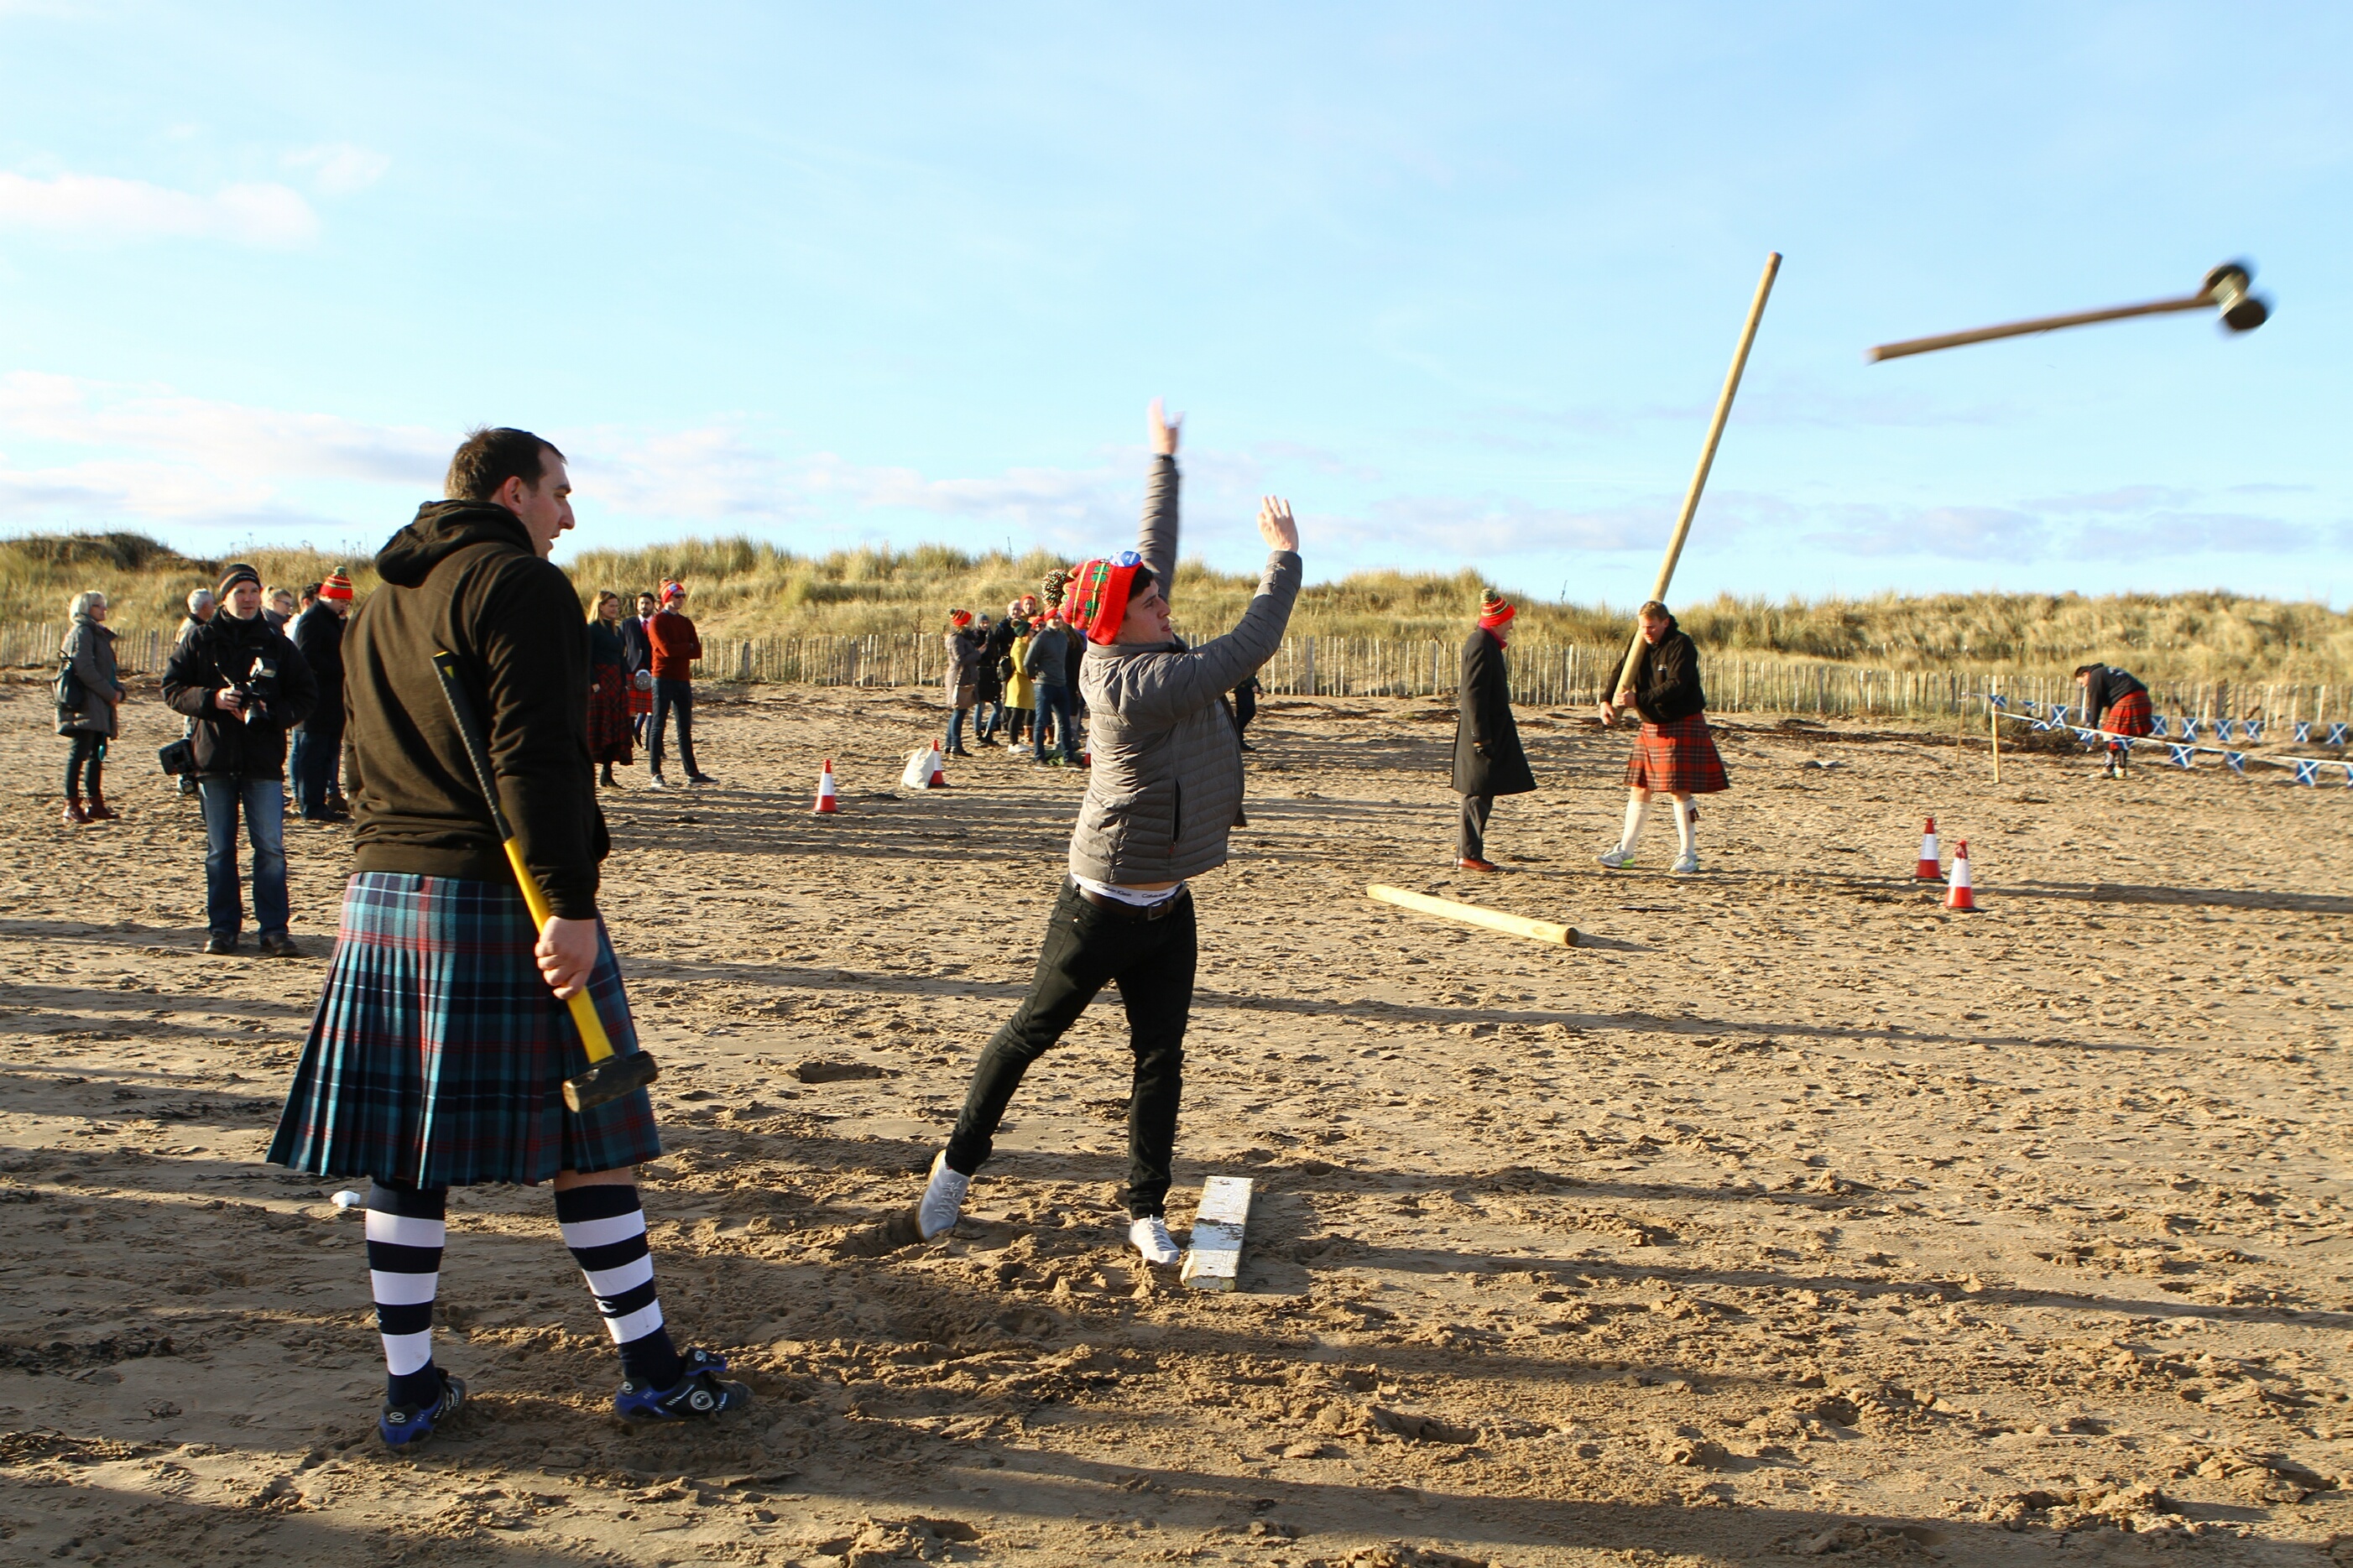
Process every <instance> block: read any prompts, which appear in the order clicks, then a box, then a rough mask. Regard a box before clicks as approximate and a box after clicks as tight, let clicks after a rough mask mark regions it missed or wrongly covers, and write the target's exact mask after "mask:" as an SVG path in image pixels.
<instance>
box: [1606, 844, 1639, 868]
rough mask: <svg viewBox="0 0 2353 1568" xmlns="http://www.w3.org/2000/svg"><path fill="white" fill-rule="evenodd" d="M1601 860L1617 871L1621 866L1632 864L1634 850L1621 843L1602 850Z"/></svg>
mask: <svg viewBox="0 0 2353 1568" xmlns="http://www.w3.org/2000/svg"><path fill="white" fill-rule="evenodd" d="M1600 860H1601V863H1602V864H1603V865H1604V866H1607V867H1609V868H1610V869H1611V870H1612V871H1615V870H1617V869H1618V868H1620V867H1621V866H1631V865H1632V864H1633V863H1634V852H1633V851H1632V850H1631V849H1629V848H1627V847H1625V846H1623V845H1620V846H1619V847H1617V848H1615V849H1604V850H1603V851H1602V852H1601V855H1600Z"/></svg>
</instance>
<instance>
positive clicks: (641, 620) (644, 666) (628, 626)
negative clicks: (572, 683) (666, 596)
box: [621, 593, 660, 746]
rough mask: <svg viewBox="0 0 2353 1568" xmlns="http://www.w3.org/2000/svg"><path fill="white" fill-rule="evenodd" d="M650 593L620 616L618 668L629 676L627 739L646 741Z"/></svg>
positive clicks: (650, 707)
mask: <svg viewBox="0 0 2353 1568" xmlns="http://www.w3.org/2000/svg"><path fill="white" fill-rule="evenodd" d="M659 607H660V606H659V605H657V604H655V603H654V596H653V595H651V594H642V593H641V594H639V595H638V613H637V614H635V615H633V616H622V617H621V668H622V670H623V672H624V673H626V674H627V675H628V678H629V738H630V739H632V740H634V741H636V742H638V744H639V745H641V746H642V745H644V744H645V742H646V721H647V720H649V719H650V718H652V717H653V715H654V638H653V633H652V632H651V631H649V630H648V629H647V628H648V627H649V626H652V624H653V618H654V611H655V610H657V609H659Z"/></svg>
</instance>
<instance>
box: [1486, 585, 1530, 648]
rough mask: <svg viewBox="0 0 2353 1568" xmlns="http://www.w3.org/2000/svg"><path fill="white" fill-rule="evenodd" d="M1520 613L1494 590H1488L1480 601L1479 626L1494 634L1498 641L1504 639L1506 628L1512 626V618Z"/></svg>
mask: <svg viewBox="0 0 2353 1568" xmlns="http://www.w3.org/2000/svg"><path fill="white" fill-rule="evenodd" d="M1519 613H1520V612H1519V611H1518V610H1516V609H1514V608H1513V607H1512V605H1509V604H1508V603H1506V602H1505V601H1504V596H1503V595H1501V594H1498V593H1496V592H1495V591H1494V590H1493V588H1490V589H1488V590H1487V592H1486V594H1485V595H1484V596H1483V597H1482V598H1481V600H1480V601H1479V624H1480V625H1481V626H1484V627H1486V628H1487V629H1488V630H1489V631H1491V632H1493V633H1494V634H1495V636H1496V637H1497V638H1498V639H1501V638H1502V637H1503V635H1504V627H1505V626H1509V625H1511V624H1512V617H1513V616H1516V615H1518V614H1519Z"/></svg>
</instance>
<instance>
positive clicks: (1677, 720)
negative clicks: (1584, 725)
mask: <svg viewBox="0 0 2353 1568" xmlns="http://www.w3.org/2000/svg"><path fill="white" fill-rule="evenodd" d="M1640 618H1641V628H1642V649H1641V658H1639V659H1637V660H1636V661H1635V665H1634V682H1633V684H1632V685H1630V686H1629V687H1626V688H1625V689H1622V690H1620V692H1619V693H1618V700H1617V701H1616V702H1615V703H1609V702H1604V703H1603V704H1602V705H1601V721H1602V722H1603V723H1605V724H1615V723H1616V722H1618V710H1619V709H1620V708H1632V709H1633V710H1635V711H1636V712H1637V713H1639V714H1641V718H1642V732H1641V736H1640V737H1639V738H1638V739H1637V740H1636V741H1635V742H1634V755H1633V756H1632V757H1631V758H1630V759H1629V760H1628V762H1627V763H1626V830H1625V833H1624V835H1623V836H1622V837H1620V838H1619V840H1618V844H1617V847H1615V848H1611V849H1605V850H1603V851H1602V852H1601V863H1602V864H1603V865H1604V866H1607V867H1609V868H1610V869H1611V870H1613V871H1614V870H1616V869H1617V868H1619V867H1620V866H1624V865H1628V864H1630V863H1631V862H1632V860H1633V858H1634V842H1635V840H1636V839H1638V838H1640V837H1641V836H1642V825H1643V824H1644V823H1645V822H1647V821H1649V820H1650V816H1651V795H1652V794H1653V793H1658V794H1664V795H1671V796H1672V797H1673V799H1674V803H1675V837H1676V840H1677V844H1678V848H1677V851H1676V854H1675V863H1674V869H1675V870H1676V871H1678V872H1682V873H1685V874H1688V873H1690V872H1693V871H1696V870H1698V869H1699V811H1698V808H1697V807H1695V806H1694V805H1692V798H1691V797H1692V796H1694V795H1714V794H1715V792H1717V791H1718V790H1722V789H1727V788H1729V787H1730V784H1729V782H1728V781H1727V780H1726V779H1725V776H1724V759H1723V758H1722V757H1721V756H1719V755H1718V754H1717V753H1716V750H1715V737H1714V736H1713V735H1711V734H1709V733H1708V728H1707V713H1706V708H1707V694H1706V693H1705V692H1704V691H1703V690H1701V689H1700V684H1699V650H1698V649H1697V648H1696V647H1693V646H1692V640H1691V637H1689V636H1688V635H1687V634H1686V633H1684V632H1683V630H1682V628H1680V627H1679V626H1676V625H1675V617H1674V616H1672V615H1671V614H1669V613H1668V610H1667V607H1666V606H1665V605H1662V604H1660V603H1659V602H1658V601H1657V600H1656V599H1653V600H1651V602H1650V603H1649V604H1647V605H1643V606H1642V608H1641V617H1640Z"/></svg>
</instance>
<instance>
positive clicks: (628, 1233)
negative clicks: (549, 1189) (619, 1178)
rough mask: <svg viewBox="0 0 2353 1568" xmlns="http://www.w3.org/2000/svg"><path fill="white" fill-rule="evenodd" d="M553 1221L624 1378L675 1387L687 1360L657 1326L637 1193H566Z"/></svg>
mask: <svg viewBox="0 0 2353 1568" xmlns="http://www.w3.org/2000/svg"><path fill="white" fill-rule="evenodd" d="M555 1218H556V1222H557V1223H558V1224H559V1225H561V1226H563V1227H564V1245H565V1246H566V1247H570V1248H571V1249H572V1258H573V1261H575V1263H577V1264H579V1265H580V1272H581V1273H582V1274H583V1275H584V1276H585V1277H586V1279H587V1280H588V1289H589V1290H590V1291H591V1292H593V1293H594V1294H595V1296H596V1310H597V1311H598V1312H600V1313H602V1314H603V1315H604V1318H605V1331H606V1332H607V1333H608V1334H611V1335H612V1336H613V1343H614V1344H615V1345H617V1346H618V1347H619V1349H620V1352H621V1375H622V1376H624V1377H626V1378H628V1380H629V1381H630V1382H631V1383H634V1384H637V1385H638V1387H640V1388H653V1389H664V1388H673V1387H676V1386H677V1384H678V1380H679V1379H680V1378H681V1377H682V1376H684V1375H685V1373H686V1363H684V1362H683V1361H682V1360H681V1358H680V1356H679V1353H678V1348H677V1347H676V1346H675V1345H673V1344H671V1343H670V1331H668V1330H667V1329H664V1328H663V1327H662V1312H661V1300H660V1299H659V1296H657V1295H656V1293H655V1291H654V1259H653V1254H652V1253H651V1252H650V1251H649V1250H648V1248H647V1247H646V1211H645V1210H644V1209H643V1208H642V1207H640V1206H639V1205H638V1189H637V1188H636V1187H635V1186H626V1187H622V1186H593V1187H571V1188H567V1189H565V1191H563V1192H559V1193H557V1194H555Z"/></svg>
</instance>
